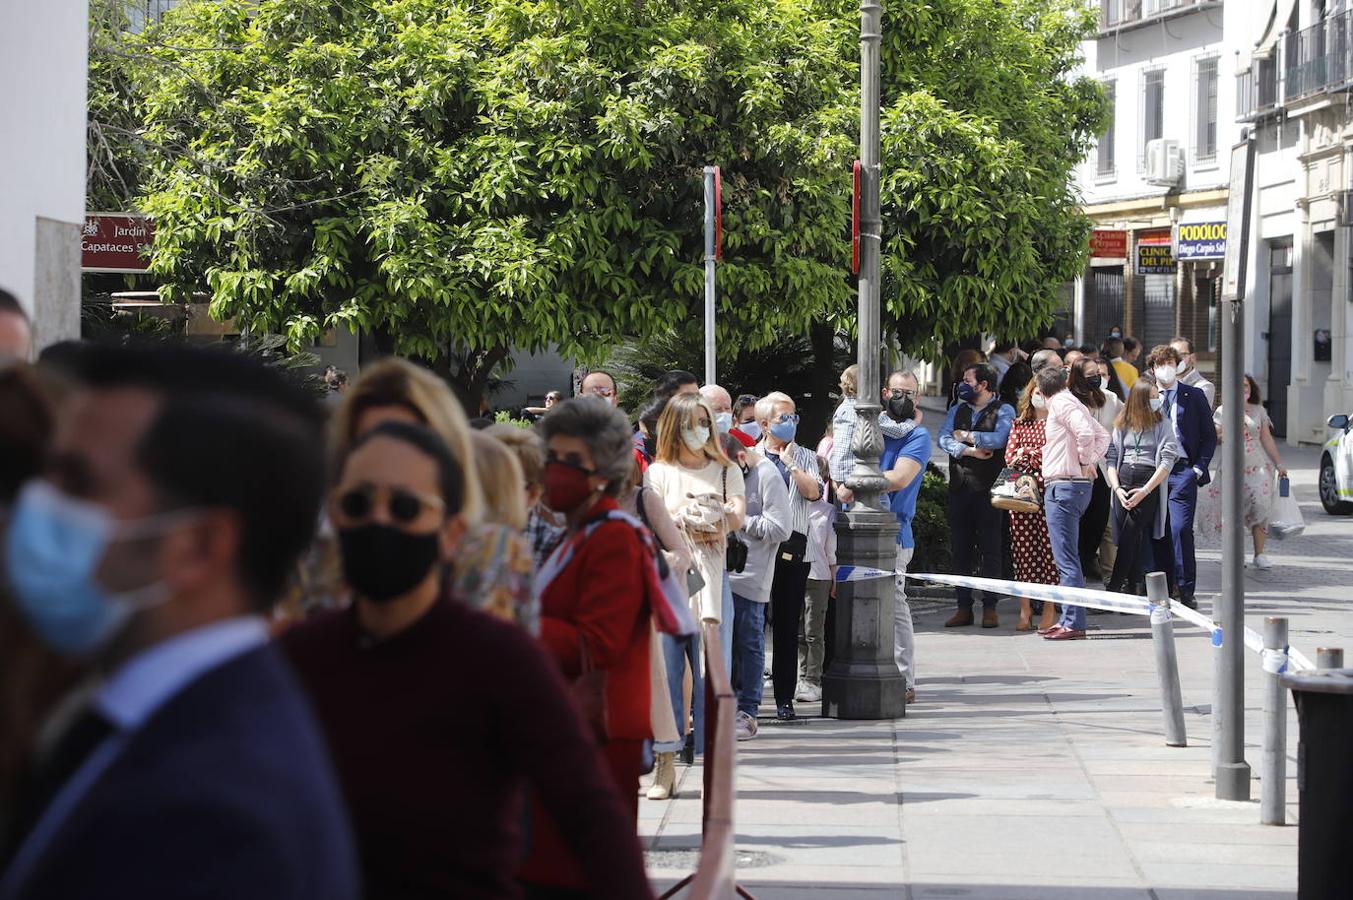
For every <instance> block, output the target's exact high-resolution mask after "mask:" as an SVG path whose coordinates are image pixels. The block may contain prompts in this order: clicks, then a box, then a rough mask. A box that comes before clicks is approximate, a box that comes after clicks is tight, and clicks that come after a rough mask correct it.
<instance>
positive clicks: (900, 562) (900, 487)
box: [879, 372, 931, 703]
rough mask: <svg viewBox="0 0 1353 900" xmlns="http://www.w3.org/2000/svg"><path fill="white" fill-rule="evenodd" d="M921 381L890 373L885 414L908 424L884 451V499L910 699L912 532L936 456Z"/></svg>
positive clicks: (896, 640) (901, 660)
mask: <svg viewBox="0 0 1353 900" xmlns="http://www.w3.org/2000/svg"><path fill="white" fill-rule="evenodd" d="M920 388H921V385H920V382H919V381H918V380H917V378H916V376H915V375H914V374H913V373H911V372H894V373H893V374H891V375H889V376H888V386H887V387H886V388H884V390H883V409H884V416H885V417H886V418H887V419H890V420H891V421H892V423H894V424H897V425H900V426H902V427H903V428H906V426H908V425H910V426H911V428H910V429H909V430H908V431H906V433H905V434H904V435H903V436H902V437H885V438H884V441H883V457H882V458H881V459H880V460H879V468H880V469H881V470H882V471H883V477H885V478H887V479H888V489H889V493H887V494H884V495H883V502H884V503H885V504H886V505H887V506H888V508H889V509H891V510H892V511H893V515H895V516H897V523H898V525H900V526H901V527H900V528H899V529H898V531H897V599H896V601H895V605H894V607H893V657H894V659H896V660H897V668H898V669H899V670H901V672H902V677H903V678H905V679H906V680H907V702H908V703H911V702H913V701H915V699H916V632H915V629H914V628H913V626H912V622H911V606H910V605H909V604H908V603H907V590H906V583H907V565H908V564H909V563H910V562H911V555H912V550H913V549H914V548H915V546H916V544H915V541H914V540H913V538H912V534H911V520H912V518H914V517H915V515H916V498H917V497H918V496H919V495H920V493H921V481H922V476H923V475H924V474H925V467H926V463H928V462H930V451H931V442H930V432H929V431H927V430H926V429H924V428H922V427H921V416H922V414H921V407H920V406H918V405H917V404H916V401H917V400H918V399H919V398H920V394H921V390H920Z"/></svg>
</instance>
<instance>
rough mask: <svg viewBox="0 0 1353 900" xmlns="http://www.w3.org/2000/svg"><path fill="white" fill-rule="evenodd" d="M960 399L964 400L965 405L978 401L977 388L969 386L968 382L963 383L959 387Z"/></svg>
mask: <svg viewBox="0 0 1353 900" xmlns="http://www.w3.org/2000/svg"><path fill="white" fill-rule="evenodd" d="M958 399H960V400H962V401H963V402H964V403H971V402H973V401H974V400H976V399H977V388H975V387H973V386H972V385H970V384H968V382H966V381H964V382H961V383H960V384H959V386H958Z"/></svg>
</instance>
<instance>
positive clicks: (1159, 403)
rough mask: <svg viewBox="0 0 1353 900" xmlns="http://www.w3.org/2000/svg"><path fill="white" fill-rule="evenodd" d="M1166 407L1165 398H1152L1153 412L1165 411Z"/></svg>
mask: <svg viewBox="0 0 1353 900" xmlns="http://www.w3.org/2000/svg"><path fill="white" fill-rule="evenodd" d="M1164 407H1165V398H1164V397H1152V398H1151V411H1152V412H1160V411H1161V409H1163V408H1164Z"/></svg>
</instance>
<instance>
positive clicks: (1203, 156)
mask: <svg viewBox="0 0 1353 900" xmlns="http://www.w3.org/2000/svg"><path fill="white" fill-rule="evenodd" d="M1196 91H1197V93H1196V95H1195V96H1196V98H1197V101H1196V102H1197V107H1196V111H1195V115H1196V122H1195V128H1196V130H1195V132H1194V143H1193V153H1194V158H1195V159H1197V160H1199V161H1208V162H1210V161H1212V160H1214V159H1216V158H1217V60H1216V59H1215V58H1214V59H1200V60H1199V61H1198V72H1197V85H1196Z"/></svg>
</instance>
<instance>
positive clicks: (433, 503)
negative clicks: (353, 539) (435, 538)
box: [334, 484, 446, 525]
mask: <svg viewBox="0 0 1353 900" xmlns="http://www.w3.org/2000/svg"><path fill="white" fill-rule="evenodd" d="M378 495H383V496H384V500H385V508H386V511H388V512H389V513H390V519H391V520H392V521H394V522H396V523H398V524H400V525H408V524H411V523H413V522H416V521H417V520H418V517H419V516H421V515H422V514H423V510H425V509H434V510H442V509H444V508H445V507H446V504H445V503H443V502H442V499H441V498H440V497H432V496H429V495H426V494H419V493H415V492H414V491H409V490H405V489H404V488H380V487H377V486H376V485H371V484H366V485H361V486H360V487H355V488H351V489H349V490H346V491H344V492H343V493H341V494H339V495H338V496H337V497H336V498H335V500H334V505H335V506H336V507H337V509H338V512H339V513H340V514H341V515H342V516H343V518H345V519H348V520H349V521H353V522H360V521H364V520H366V519H369V518H371V515H372V513H374V512H375V511H376V501H377V497H378Z"/></svg>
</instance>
